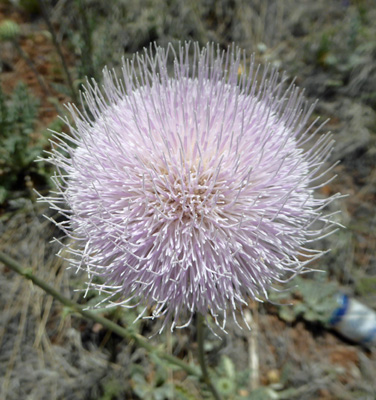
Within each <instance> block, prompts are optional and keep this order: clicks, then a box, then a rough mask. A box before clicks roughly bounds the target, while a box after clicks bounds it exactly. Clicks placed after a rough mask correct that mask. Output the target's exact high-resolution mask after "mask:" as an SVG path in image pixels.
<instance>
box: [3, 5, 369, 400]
mask: <svg viewBox="0 0 376 400" xmlns="http://www.w3.org/2000/svg"><path fill="white" fill-rule="evenodd" d="M375 21H376V3H375V1H374V0H347V1H346V0H329V1H328V0H325V1H324V0H316V1H315V2H312V1H308V0H201V1H200V0H192V1H184V0H167V1H163V0H113V1H104V0H103V1H101V0H54V1H51V0H0V71H1V75H0V231H1V240H0V249H1V250H4V251H6V252H7V253H8V254H10V255H12V256H13V257H15V258H17V259H18V260H20V261H21V262H22V263H23V264H24V265H25V266H29V267H30V268H32V269H33V270H34V272H35V273H36V274H38V275H39V276H41V277H43V278H44V279H46V280H47V281H49V282H50V283H51V284H53V285H54V286H55V287H56V288H58V289H59V290H61V291H62V292H63V293H65V294H66V295H67V296H70V297H74V298H75V299H76V300H77V301H79V302H81V303H86V302H87V303H89V305H90V304H95V303H97V302H98V300H99V298H98V295H96V294H94V293H90V294H89V296H88V297H87V298H85V299H83V293H82V292H81V291H75V289H81V288H82V287H83V286H84V284H83V282H84V279H85V278H84V277H83V276H80V275H79V274H78V275H77V274H75V272H74V271H69V270H66V269H65V268H64V262H63V261H62V260H61V259H57V258H56V257H55V256H54V254H55V253H56V251H57V248H58V246H57V245H56V244H55V243H50V240H51V238H52V237H54V236H56V237H59V235H60V233H59V232H57V231H56V230H55V228H54V227H53V226H52V225H51V224H50V223H49V222H48V221H47V220H45V219H44V218H43V217H42V216H41V215H42V214H47V215H51V213H52V211H49V210H47V209H46V207H45V206H44V205H41V204H36V203H35V195H34V189H37V190H38V191H39V192H41V193H44V194H45V193H48V191H49V190H50V188H51V187H50V180H49V177H50V176H51V174H53V170H52V169H51V168H50V167H49V166H48V164H47V163H45V162H43V160H41V161H39V162H38V163H36V162H35V161H34V160H35V159H37V158H38V157H41V158H43V157H44V153H43V152H44V151H45V150H47V151H48V149H49V139H51V136H52V133H51V131H61V130H66V127H65V126H64V124H63V123H62V121H61V119H59V117H58V115H61V116H63V115H64V106H63V105H64V103H67V102H72V101H73V102H77V101H78V100H79V91H80V88H81V86H82V85H83V84H84V83H85V80H86V79H91V78H95V79H96V80H98V81H99V82H100V81H101V70H102V68H103V67H104V66H106V65H107V66H108V67H109V68H115V69H119V67H120V64H121V58H122V57H130V56H131V55H132V54H133V53H135V52H137V51H142V49H143V47H145V46H149V45H150V43H151V42H154V41H155V42H156V43H158V44H160V45H162V46H163V45H166V44H167V43H169V42H172V43H173V44H178V42H180V41H188V40H193V41H198V42H199V43H200V44H201V45H205V44H206V43H207V42H208V41H214V42H217V43H219V44H220V46H222V47H223V48H226V47H227V46H229V45H231V44H232V43H233V42H235V43H236V44H237V45H238V46H240V47H242V48H244V49H246V50H247V52H248V54H251V53H255V55H256V59H257V60H258V61H259V62H269V63H271V64H272V65H273V66H275V67H277V68H279V69H280V70H285V71H286V72H287V75H288V77H289V80H290V81H291V80H292V79H293V78H294V77H296V82H297V84H298V85H299V86H301V87H303V88H305V90H306V91H305V93H306V96H307V98H308V100H309V101H311V102H313V101H315V100H316V99H317V98H319V99H320V102H319V103H318V106H317V108H316V115H315V116H317V115H321V116H322V118H323V120H325V119H326V118H330V122H329V123H328V125H327V130H331V131H332V132H333V135H334V138H335V140H336V148H335V151H334V153H333V155H332V159H331V161H335V160H337V159H341V161H342V162H341V164H340V165H339V166H337V167H336V169H335V173H336V174H338V177H337V179H336V180H335V181H334V182H332V183H330V184H329V185H327V186H325V187H323V188H322V189H321V192H320V194H319V195H325V196H327V195H330V194H334V193H336V192H342V193H345V194H349V195H350V196H349V197H348V198H346V199H344V200H342V201H340V202H338V203H337V204H335V205H333V209H335V208H336V207H337V208H338V207H340V208H341V209H342V215H341V217H340V221H341V223H343V224H344V225H346V226H347V229H344V230H341V231H340V232H338V233H337V234H336V235H334V236H332V237H330V238H327V239H325V241H324V242H323V243H320V244H318V246H323V247H324V246H325V247H331V248H332V249H333V250H332V252H331V253H330V254H329V255H327V256H326V257H324V258H322V259H321V260H320V261H318V262H317V263H316V265H315V267H317V268H319V269H322V270H324V271H326V273H325V274H324V273H322V274H310V275H309V276H307V279H304V281H302V282H299V288H298V289H297V290H295V289H294V290H292V291H291V292H289V293H288V294H287V295H286V296H284V297H283V298H280V297H278V298H276V299H275V300H276V302H278V303H292V304H293V306H290V307H289V306H282V307H281V306H277V305H272V304H264V305H255V304H252V303H250V309H251V310H252V312H253V318H252V320H251V323H252V326H253V328H254V329H253V331H252V332H249V331H247V330H244V331H239V329H237V328H236V327H235V326H232V325H231V324H230V325H229V329H228V330H229V334H228V335H227V336H226V335H221V336H222V341H219V340H218V339H217V338H215V337H214V336H213V335H212V334H208V337H207V341H206V346H207V347H206V351H207V355H208V357H209V361H210V365H211V367H212V374H213V381H214V382H215V383H216V385H217V386H218V388H219V391H220V392H221V394H222V395H223V397H224V398H226V399H253V400H257V399H260V400H264V399H266V400H267V399H287V400H288V399H301V400H304V399H307V400H308V399H312V400H316V399H320V400H330V399H344V400H346V399H351V400H353V399H364V400H366V399H367V400H368V399H370V400H371V399H375V398H376V387H375V382H374V377H375V376H376V354H375V350H374V349H372V348H371V349H367V348H363V347H361V346H359V345H358V344H356V343H351V342H349V341H347V340H346V339H344V338H343V337H341V336H340V335H338V334H336V333H335V332H333V331H332V330H330V329H328V326H327V322H328V315H329V314H328V313H329V312H330V310H331V309H332V307H333V304H332V299H333V296H334V295H335V294H336V293H337V292H339V291H342V292H345V293H347V294H349V295H351V296H354V297H356V298H358V299H359V300H360V301H362V302H363V303H365V304H367V305H369V306H370V307H373V308H376V257H375V254H376V234H375V232H376V216H375V206H376V165H375V164H376V163H375V160H376V113H375V107H376V24H375ZM1 269H2V274H1V275H0V310H2V311H1V314H0V385H1V389H0V390H1V392H0V398H1V399H4V400H5V399H72V400H73V399H102V400H121V399H155V400H160V399H204V398H210V396H209V394H208V393H206V392H205V389H204V388H202V387H201V385H200V383H199V382H197V381H195V379H193V378H188V377H186V375H185V374H184V373H182V372H181V371H178V370H175V369H174V368H171V367H170V366H168V365H166V364H165V363H162V362H161V361H160V360H159V359H157V358H155V357H149V356H147V355H146V353H145V351H144V350H140V349H138V348H136V347H135V346H134V344H133V343H125V342H124V341H123V340H120V338H119V337H117V336H116V335H114V334H111V333H110V332H109V331H107V330H106V329H104V328H103V327H102V326H100V325H98V324H93V323H90V322H87V321H82V320H80V319H78V318H76V317H75V316H74V315H71V314H70V313H69V312H68V311H67V310H65V309H64V308H63V307H61V306H60V305H59V304H55V302H53V301H52V299H51V298H49V297H48V296H46V295H44V294H43V293H42V292H41V291H39V290H38V289H36V288H34V287H33V286H32V285H31V284H30V283H28V282H24V281H23V280H22V278H20V277H17V276H14V275H13V273H11V272H10V271H9V270H8V269H7V268H5V267H1ZM136 315H137V309H136V310H127V311H124V310H121V309H113V310H112V311H111V312H108V313H106V316H107V317H109V318H111V319H113V320H114V321H116V322H118V323H120V324H122V325H126V326H128V325H130V324H131V323H132V321H133V320H134V319H135V317H136ZM250 318H251V317H250ZM157 327H158V322H156V323H155V322H153V323H151V322H148V321H139V322H138V323H137V324H135V325H134V329H135V330H136V331H137V332H140V333H141V334H143V335H145V336H149V335H151V334H152V333H154V332H155V331H156V330H157ZM151 340H152V341H153V343H155V344H157V345H158V346H162V347H163V348H165V349H166V351H168V352H170V353H172V354H174V355H177V356H179V357H182V358H185V359H186V360H187V361H192V362H193V361H194V360H195V354H196V348H195V346H196V345H195V328H194V326H191V327H189V328H187V329H185V330H183V331H175V332H174V333H172V334H171V333H170V332H165V333H163V334H162V335H160V336H155V337H154V338H153V339H151Z"/></svg>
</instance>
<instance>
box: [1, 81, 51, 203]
mask: <svg viewBox="0 0 376 400" xmlns="http://www.w3.org/2000/svg"><path fill="white" fill-rule="evenodd" d="M38 106H39V101H38V100H37V99H36V98H35V97H33V96H32V95H31V94H30V93H29V91H28V88H27V86H26V85H25V84H24V83H22V82H20V83H18V84H17V85H16V87H15V88H14V91H13V93H12V94H11V95H10V96H6V95H5V93H4V92H3V91H2V89H1V87H0V204H1V203H3V202H4V201H5V200H6V199H7V197H8V196H9V192H10V191H11V190H13V189H15V188H16V187H17V185H18V184H19V185H23V184H24V181H25V176H26V175H27V174H29V173H38V168H39V167H38V166H37V165H36V164H34V160H35V159H36V157H38V156H39V155H40V154H41V152H42V150H43V142H44V140H42V139H37V138H33V135H32V134H33V132H34V127H35V123H36V118H37V115H38Z"/></svg>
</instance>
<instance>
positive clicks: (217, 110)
mask: <svg viewBox="0 0 376 400" xmlns="http://www.w3.org/2000/svg"><path fill="white" fill-rule="evenodd" d="M169 66H171V67H173V73H168V69H169ZM103 79H104V83H103V87H102V89H100V88H99V87H98V85H97V83H96V82H94V81H93V82H91V83H88V84H87V87H86V89H85V91H84V92H83V98H84V101H85V103H86V107H87V109H88V110H89V112H88V113H86V112H85V111H84V112H83V113H81V112H80V111H79V110H78V109H77V108H76V107H75V106H73V105H69V106H68V109H69V111H70V113H71V115H72V117H73V120H74V124H73V125H71V124H70V123H69V121H68V119H67V120H66V122H67V124H68V125H69V128H70V131H71V135H67V134H64V133H55V141H54V142H53V143H54V146H53V150H52V151H51V153H50V162H51V163H52V164H54V165H55V166H56V167H57V174H56V175H55V177H54V181H55V183H56V186H57V188H58V190H57V191H55V192H54V193H55V194H54V195H51V197H48V198H46V199H44V200H47V201H48V202H49V203H50V204H51V207H52V208H54V209H57V210H58V211H59V212H60V213H61V214H63V215H64V217H65V219H64V221H63V222H56V223H57V225H59V226H60V227H61V228H62V229H63V230H64V231H65V233H66V234H67V236H69V237H70V238H71V239H72V240H71V241H70V242H69V243H68V244H66V245H65V246H66V250H67V252H68V253H69V254H70V256H69V258H70V262H71V264H72V265H75V266H76V267H77V268H85V269H86V270H87V273H88V277H89V281H88V288H97V289H98V290H100V291H104V292H105V293H108V299H109V301H110V303H111V301H113V302H114V304H115V305H119V304H120V305H123V306H125V307H127V306H130V304H131V299H132V298H136V299H138V300H139V302H142V303H143V304H145V309H144V312H143V313H142V314H141V315H143V314H144V313H145V312H146V310H149V309H151V310H152V312H151V317H152V318H153V317H158V316H160V315H165V320H164V323H163V326H162V329H163V327H164V326H165V325H166V324H167V323H168V321H171V322H172V326H171V329H173V328H174V327H175V326H177V324H179V323H181V320H182V316H185V318H187V319H188V322H186V323H185V324H184V325H181V326H186V325H187V324H189V322H190V320H191V319H192V315H193V314H194V313H195V312H200V313H202V314H204V315H205V314H206V313H207V312H210V314H211V315H212V316H213V317H214V318H215V320H216V322H217V324H219V325H220V326H221V328H222V329H224V327H225V323H226V316H227V314H229V313H230V314H233V315H234V316H235V311H236V310H240V311H241V308H242V306H243V305H247V301H248V299H249V298H253V299H260V298H261V297H263V298H267V297H268V290H269V289H271V288H273V287H274V285H275V283H277V282H283V281H286V280H288V279H289V278H291V276H294V275H296V274H299V273H302V272H304V271H306V270H307V268H309V267H308V266H307V264H308V262H310V261H311V260H312V259H315V258H317V257H318V256H320V255H321V254H322V252H319V251H315V250H309V249H307V248H306V247H305V246H306V243H307V242H310V241H312V240H315V239H317V238H319V237H322V236H323V235H325V234H326V233H327V232H330V231H331V230H332V229H331V228H332V227H333V222H332V221H331V219H330V216H328V215H324V214H323V211H322V210H323V209H324V208H325V206H326V205H327V204H328V203H329V202H330V201H332V200H333V198H335V197H336V196H333V197H332V198H329V199H322V198H316V197H315V196H314V189H315V185H317V181H320V180H321V177H322V176H323V174H324V173H326V172H323V171H322V169H323V168H322V167H323V164H324V163H325V161H326V160H327V159H328V156H329V154H330V151H331V148H332V140H331V138H330V135H329V134H325V135H320V136H319V137H318V139H317V138H316V135H315V133H316V132H317V131H318V130H320V128H321V126H319V127H318V128H317V129H316V128H315V126H316V124H317V120H316V121H314V122H313V123H311V124H309V122H308V121H309V118H310V116H311V114H312V111H313V106H307V104H306V102H305V100H304V96H303V93H302V92H301V91H300V90H299V89H298V88H297V87H295V86H294V85H293V84H291V85H290V86H289V87H288V88H287V89H284V84H283V82H284V78H283V77H280V75H279V74H278V73H277V71H275V70H271V69H270V68H269V67H265V68H263V69H261V68H260V67H256V65H255V63H254V61H253V60H251V62H250V63H249V64H248V66H247V60H246V55H245V53H243V52H242V51H240V50H239V49H235V48H231V49H229V50H228V51H221V50H220V49H219V48H216V47H215V46H214V45H213V44H210V45H207V46H206V47H205V48H202V49H200V47H199V46H198V44H194V45H191V44H189V43H187V44H185V45H181V46H179V47H178V49H177V51H175V50H174V48H173V47H172V46H171V45H169V46H168V47H167V49H164V48H161V47H157V46H155V48H154V49H153V48H151V49H150V50H145V52H144V54H143V55H136V56H134V57H133V59H132V60H131V61H129V60H128V61H125V62H123V70H122V78H121V79H119V78H118V77H117V76H116V74H115V73H114V72H111V71H109V70H107V69H105V70H104V74H103ZM313 138H315V139H314V140H313ZM312 140H313V142H314V143H313V144H312V143H309V142H311V141H312ZM307 144H309V146H308V147H307ZM318 185H319V184H318ZM319 186H320V185H319ZM65 204H66V205H67V209H66V207H65V206H64V205H65ZM98 282H100V283H98ZM184 321H186V319H184Z"/></svg>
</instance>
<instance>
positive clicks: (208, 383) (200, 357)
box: [197, 313, 221, 400]
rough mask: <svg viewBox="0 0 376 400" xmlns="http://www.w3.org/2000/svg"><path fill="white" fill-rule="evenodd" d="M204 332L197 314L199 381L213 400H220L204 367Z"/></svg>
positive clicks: (203, 323) (205, 366)
mask: <svg viewBox="0 0 376 400" xmlns="http://www.w3.org/2000/svg"><path fill="white" fill-rule="evenodd" d="M204 331H205V322H204V317H203V316H202V314H200V313H197V343H198V361H199V363H200V367H201V374H202V376H201V381H202V382H204V383H205V384H206V386H207V387H208V388H209V390H210V391H211V392H212V394H213V397H214V399H215V400H221V396H220V395H219V393H218V391H217V389H216V388H215V386H214V385H213V382H212V381H211V379H210V376H209V371H208V368H207V365H206V360H205V350H204V333H205V332H204Z"/></svg>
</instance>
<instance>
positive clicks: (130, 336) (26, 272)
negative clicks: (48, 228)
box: [0, 252, 205, 381]
mask: <svg viewBox="0 0 376 400" xmlns="http://www.w3.org/2000/svg"><path fill="white" fill-rule="evenodd" d="M0 262H2V263H3V264H5V265H6V266H7V267H8V268H10V269H12V270H13V271H15V272H17V273H18V274H20V275H21V276H23V277H24V278H26V279H29V280H31V281H32V282H33V283H34V284H35V285H37V286H39V287H40V288H41V289H43V290H44V291H45V292H46V293H48V294H50V295H51V296H53V297H54V298H55V299H56V300H58V301H60V303H62V304H64V305H65V306H66V307H68V308H70V309H71V310H72V311H74V312H76V313H78V314H80V315H81V316H83V317H84V318H87V319H90V320H92V321H95V322H98V323H99V324H101V325H102V326H104V327H105V328H107V329H109V330H110V331H112V332H114V333H116V334H117V335H119V336H121V337H122V338H124V339H127V340H132V341H134V342H136V344H137V345H138V346H140V347H143V348H144V349H146V350H147V351H148V352H149V353H154V354H155V355H157V356H158V357H159V358H161V359H163V360H166V361H168V362H169V363H171V364H173V365H176V366H178V367H179V368H181V369H182V370H184V371H185V372H186V373H187V374H188V375H192V376H195V377H197V378H199V379H203V377H202V376H201V373H200V372H199V371H198V369H197V368H195V367H193V366H191V365H189V364H187V363H186V362H184V361H182V360H180V359H179V358H177V357H175V356H173V355H171V354H167V353H165V352H163V351H162V350H159V349H157V348H156V347H155V346H153V345H151V344H150V343H149V342H148V341H147V340H146V339H145V338H144V337H143V336H142V335H140V334H138V333H136V332H133V331H132V330H130V329H127V328H122V327H121V326H119V325H118V324H116V323H115V322H113V321H111V320H109V319H107V318H105V317H102V316H101V315H98V314H97V313H95V312H92V311H90V310H85V308H84V306H81V305H80V304H77V303H75V302H74V301H72V300H70V299H68V298H67V297H65V296H63V295H62V294H61V293H59V292H58V291H57V290H56V289H54V288H53V287H52V286H50V285H49V284H48V283H46V282H45V281H44V280H42V279H40V278H38V277H37V276H36V275H34V274H33V272H32V271H31V269H29V268H23V267H22V266H21V265H20V264H19V263H18V262H17V261H15V260H14V259H12V258H11V257H9V256H7V255H6V254H4V253H3V252H0ZM204 381H205V380H204Z"/></svg>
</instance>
